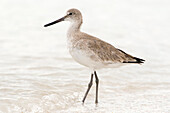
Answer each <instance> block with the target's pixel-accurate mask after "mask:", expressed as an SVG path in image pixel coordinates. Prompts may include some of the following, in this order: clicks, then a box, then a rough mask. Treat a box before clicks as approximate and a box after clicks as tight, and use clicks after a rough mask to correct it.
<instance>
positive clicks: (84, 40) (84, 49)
mask: <svg viewBox="0 0 170 113" xmlns="http://www.w3.org/2000/svg"><path fill="white" fill-rule="evenodd" d="M61 21H70V22H71V25H70V27H69V29H68V32H67V45H68V49H69V53H70V54H71V56H72V57H73V59H74V60H75V61H77V62H78V63H80V64H82V65H84V66H86V67H88V68H90V70H92V73H91V79H90V82H89V84H88V88H87V91H86V92H85V95H84V98H83V100H82V102H83V103H84V102H85V99H86V97H87V95H88V92H89V90H90V88H91V86H92V83H93V76H95V82H96V98H95V103H96V104H97V103H98V85H99V79H98V76H97V73H96V70H98V69H101V68H116V67H119V66H121V65H123V64H125V63H126V64H127V63H134V64H141V63H144V61H145V60H143V59H140V58H137V57H133V56H131V55H129V54H127V53H125V52H124V51H122V50H121V49H117V48H115V47H114V46H112V45H111V44H109V43H107V42H105V41H103V40H101V39H99V38H96V37H94V36H91V35H89V34H86V33H84V32H81V31H80V27H81V25H82V23H83V18H82V14H81V12H80V11H79V10H78V9H70V10H68V11H67V13H66V15H65V16H64V17H62V18H60V19H58V20H56V21H53V22H51V23H49V24H46V25H44V27H48V26H50V25H53V24H56V23H59V22H61Z"/></svg>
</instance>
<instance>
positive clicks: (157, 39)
mask: <svg viewBox="0 0 170 113" xmlns="http://www.w3.org/2000/svg"><path fill="white" fill-rule="evenodd" d="M0 4H1V7H0V10H1V14H0V18H1V21H0V26H1V27H0V113H60V112H61V113H67V112H68V113H92V112H93V113H169V112H170V107H169V106H170V59H169V57H170V50H169V48H170V44H169V42H170V38H169V37H170V27H169V26H170V15H169V12H170V7H169V5H170V2H169V0H156V1H155V0H138V1H136V0H129V1H127V0H114V1H112V0H110V1H108V0H107V1H97V0H95V1H93V2H92V1H72V2H70V1H69V0H62V1H58V0H57V1H56V0H48V1H45V0H44V1H42V0H41V1H40V0H36V1H35V0H24V1H23V0H15V1H10V0H4V1H0ZM72 7H75V8H78V9H80V10H81V11H82V13H83V17H84V24H83V26H82V31H85V32H87V33H89V34H92V35H94V36H97V37H99V38H101V39H103V40H105V41H107V42H110V43H111V44H113V45H114V46H116V47H118V48H120V49H122V50H124V51H126V52H127V53H130V54H132V55H135V56H137V57H141V58H143V59H145V60H146V62H145V64H143V65H127V66H124V67H121V68H120V69H103V70H99V71H97V73H98V76H99V79H100V85H99V104H98V105H97V106H96V105H95V104H94V99H95V83H94V85H93V87H92V89H91V91H90V93H89V95H88V97H87V99H86V102H85V104H84V105H82V103H81V100H82V98H83V96H84V93H85V91H86V88H87V84H88V82H89V79H90V70H89V69H88V68H86V67H83V66H81V65H79V64H77V63H76V62H75V61H74V60H73V59H72V58H71V56H70V55H69V53H68V51H67V48H66V31H67V28H68V26H69V23H68V22H63V23H59V24H57V25H54V26H51V27H49V28H43V25H44V24H46V23H48V22H51V21H53V20H55V19H58V18H60V17H61V16H63V15H64V14H65V12H66V10H68V9H69V8H72Z"/></svg>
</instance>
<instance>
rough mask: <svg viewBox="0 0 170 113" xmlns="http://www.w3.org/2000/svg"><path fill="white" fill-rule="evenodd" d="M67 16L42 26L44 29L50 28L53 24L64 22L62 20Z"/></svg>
mask: <svg viewBox="0 0 170 113" xmlns="http://www.w3.org/2000/svg"><path fill="white" fill-rule="evenodd" d="M67 16H68V15H66V16H64V17H62V18H60V19H58V20H56V21H54V22H51V23H48V24H46V25H44V27H48V26H51V25H53V24H56V23H59V22H61V21H64V19H65V18H67Z"/></svg>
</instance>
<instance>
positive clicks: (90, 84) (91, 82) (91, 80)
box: [82, 73, 93, 103]
mask: <svg viewBox="0 0 170 113" xmlns="http://www.w3.org/2000/svg"><path fill="white" fill-rule="evenodd" d="M92 84H93V73H92V74H91V79H90V82H89V84H88V88H87V91H86V93H85V95H84V98H83V100H82V102H83V103H84V101H85V99H86V97H87V95H88V93H89V90H90V88H91V86H92Z"/></svg>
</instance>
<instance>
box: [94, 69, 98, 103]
mask: <svg viewBox="0 0 170 113" xmlns="http://www.w3.org/2000/svg"><path fill="white" fill-rule="evenodd" d="M94 75H95V78H96V100H95V103H96V104H97V103H98V85H99V79H98V77H97V73H96V71H94Z"/></svg>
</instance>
